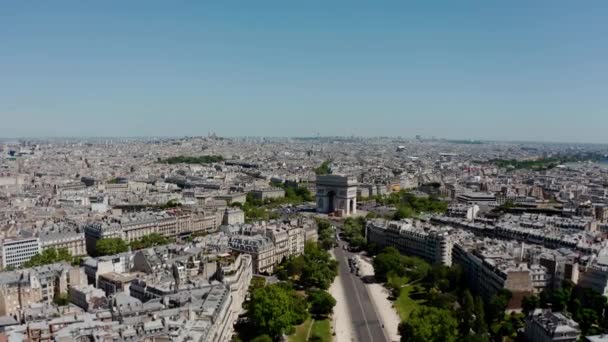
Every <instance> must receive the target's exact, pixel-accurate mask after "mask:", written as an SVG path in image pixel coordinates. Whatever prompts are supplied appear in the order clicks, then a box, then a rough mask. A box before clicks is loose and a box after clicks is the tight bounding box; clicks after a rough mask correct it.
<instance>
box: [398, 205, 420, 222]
mask: <svg viewBox="0 0 608 342" xmlns="http://www.w3.org/2000/svg"><path fill="white" fill-rule="evenodd" d="M415 215H416V213H415V212H414V209H412V208H410V207H406V206H401V207H399V208H398V209H397V211H396V212H395V214H394V215H393V219H394V220H402V219H405V218H410V217H414V216H415Z"/></svg>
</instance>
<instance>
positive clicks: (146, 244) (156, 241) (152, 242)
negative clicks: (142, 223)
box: [130, 233, 169, 250]
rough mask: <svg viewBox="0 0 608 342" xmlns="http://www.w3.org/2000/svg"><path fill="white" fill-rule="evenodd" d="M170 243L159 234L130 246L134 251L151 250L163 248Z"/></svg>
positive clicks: (152, 234)
mask: <svg viewBox="0 0 608 342" xmlns="http://www.w3.org/2000/svg"><path fill="white" fill-rule="evenodd" d="M168 243H169V239H167V238H166V237H164V236H162V235H160V234H159V233H151V234H148V235H145V236H143V237H142V238H141V239H139V240H135V241H133V242H131V244H130V246H131V248H132V249H134V250H138V249H144V248H150V247H155V246H162V245H166V244H168Z"/></svg>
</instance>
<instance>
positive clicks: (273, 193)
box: [249, 188, 285, 201]
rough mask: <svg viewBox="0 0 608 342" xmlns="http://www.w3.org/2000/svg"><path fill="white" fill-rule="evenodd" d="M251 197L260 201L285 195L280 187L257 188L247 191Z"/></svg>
mask: <svg viewBox="0 0 608 342" xmlns="http://www.w3.org/2000/svg"><path fill="white" fill-rule="evenodd" d="M249 193H250V194H251V195H252V196H253V198H255V199H258V200H260V201H265V200H273V199H279V198H283V197H285V190H283V189H281V188H270V189H257V190H252V191H250V192H249Z"/></svg>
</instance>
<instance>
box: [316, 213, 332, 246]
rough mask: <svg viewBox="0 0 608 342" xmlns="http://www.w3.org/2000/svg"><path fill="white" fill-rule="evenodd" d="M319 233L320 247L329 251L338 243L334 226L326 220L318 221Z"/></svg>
mask: <svg viewBox="0 0 608 342" xmlns="http://www.w3.org/2000/svg"><path fill="white" fill-rule="evenodd" d="M317 233H318V235H319V238H318V241H319V246H320V247H321V248H323V249H324V250H326V251H328V250H330V249H332V248H334V245H335V243H336V230H335V228H334V226H333V225H332V224H331V222H329V221H328V220H325V219H317Z"/></svg>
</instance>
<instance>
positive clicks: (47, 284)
mask: <svg viewBox="0 0 608 342" xmlns="http://www.w3.org/2000/svg"><path fill="white" fill-rule="evenodd" d="M84 284H86V277H85V275H84V270H83V269H82V268H80V267H73V266H71V265H70V264H67V263H56V264H50V265H45V266H40V267H34V268H30V269H26V270H22V271H12V272H4V273H2V276H1V277H0V315H2V316H3V315H18V314H20V313H21V312H22V311H23V310H24V309H25V308H27V307H29V306H30V305H31V304H34V303H48V304H50V303H52V302H53V299H54V298H55V296H56V295H58V294H67V292H68V288H69V287H70V286H75V285H84Z"/></svg>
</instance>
